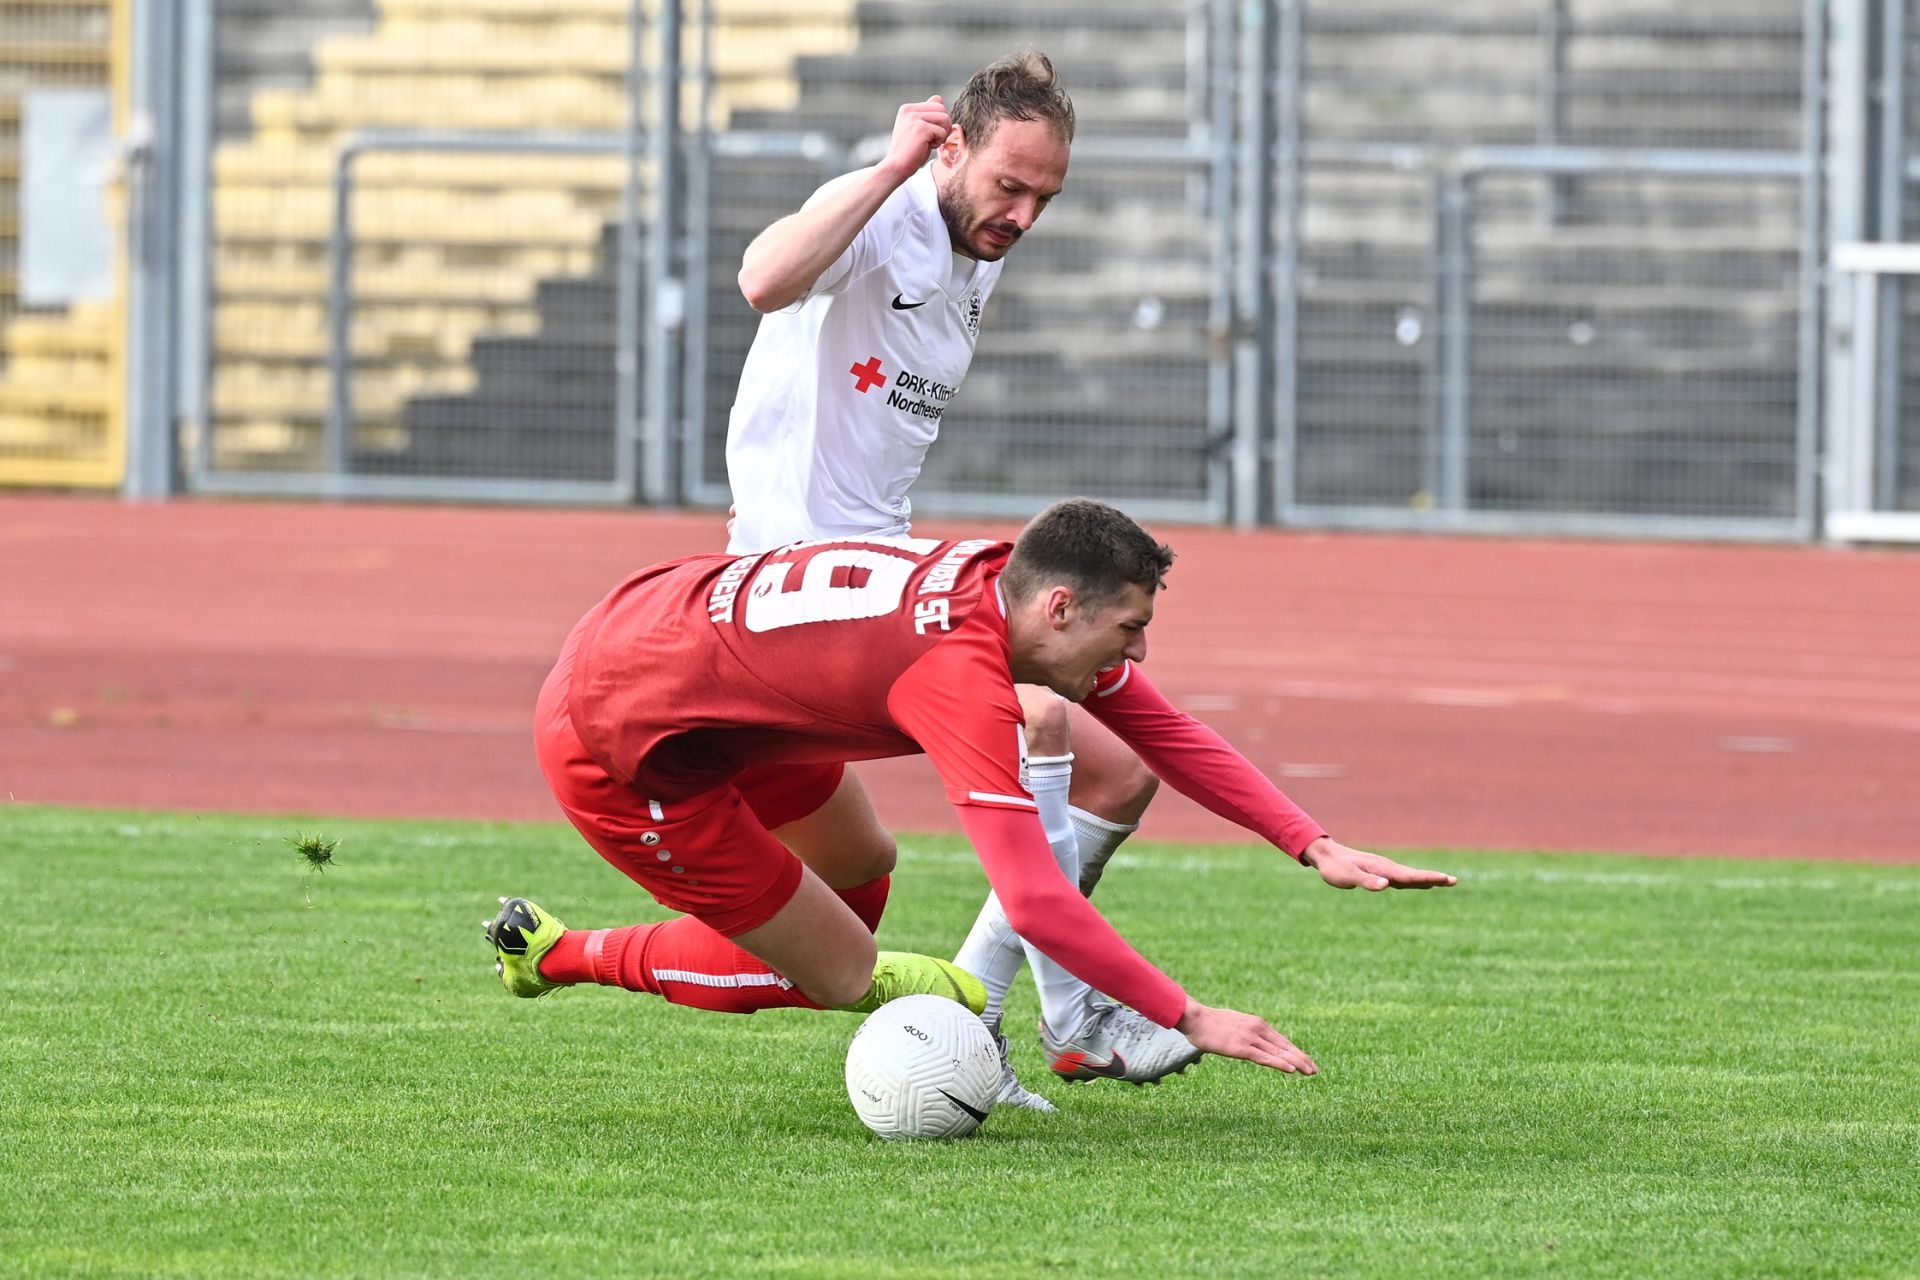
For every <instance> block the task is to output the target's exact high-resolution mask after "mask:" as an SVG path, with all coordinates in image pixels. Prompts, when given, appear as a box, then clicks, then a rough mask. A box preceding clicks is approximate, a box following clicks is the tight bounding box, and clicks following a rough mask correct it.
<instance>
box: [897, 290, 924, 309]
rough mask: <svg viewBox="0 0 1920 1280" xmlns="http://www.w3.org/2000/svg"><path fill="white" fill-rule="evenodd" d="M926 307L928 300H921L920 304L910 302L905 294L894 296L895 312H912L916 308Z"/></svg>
mask: <svg viewBox="0 0 1920 1280" xmlns="http://www.w3.org/2000/svg"><path fill="white" fill-rule="evenodd" d="M926 305H927V300H926V299H925V298H922V299H920V301H918V302H908V301H907V300H906V295H905V294H899V293H896V294H894V295H893V309H894V310H895V311H911V310H913V309H914V308H915V307H924V306H926Z"/></svg>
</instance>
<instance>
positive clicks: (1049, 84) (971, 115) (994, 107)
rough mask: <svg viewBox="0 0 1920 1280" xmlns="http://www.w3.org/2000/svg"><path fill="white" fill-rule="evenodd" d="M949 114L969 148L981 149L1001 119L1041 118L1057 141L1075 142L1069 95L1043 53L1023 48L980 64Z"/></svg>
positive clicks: (998, 125)
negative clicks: (1051, 130) (988, 62)
mask: <svg viewBox="0 0 1920 1280" xmlns="http://www.w3.org/2000/svg"><path fill="white" fill-rule="evenodd" d="M947 116H948V118H949V119H951V120H952V121H953V122H954V123H955V124H956V125H959V126H960V132H961V133H962V134H964V135H965V136H966V139H967V145H968V146H969V147H984V146H986V145H987V139H989V138H991V137H993V131H994V130H995V129H997V128H999V127H1000V122H1001V121H1002V120H1045V121H1046V122H1047V123H1048V124H1050V125H1052V126H1053V131H1054V133H1055V135H1056V136H1058V137H1059V139H1060V141H1062V142H1065V143H1069V144H1071V143H1072V142H1073V99H1072V98H1069V97H1068V96H1067V91H1066V90H1065V89H1063V88H1061V87H1060V76H1059V74H1058V73H1057V72H1056V71H1054V69H1053V63H1051V62H1049V61H1048V60H1047V55H1046V54H1044V53H1036V52H1034V51H1033V50H1031V49H1024V50H1022V51H1021V52H1019V53H1010V54H1008V55H1007V56H1006V57H1004V58H1001V59H1000V60H999V61H997V62H994V63H992V64H990V65H988V66H984V67H982V68H980V69H979V70H978V71H976V72H974V73H973V78H972V79H971V80H968V81H967V84H966V87H965V88H964V89H962V90H960V93H959V96H957V97H955V98H954V100H953V106H952V108H951V109H950V110H949V111H948V112H947Z"/></svg>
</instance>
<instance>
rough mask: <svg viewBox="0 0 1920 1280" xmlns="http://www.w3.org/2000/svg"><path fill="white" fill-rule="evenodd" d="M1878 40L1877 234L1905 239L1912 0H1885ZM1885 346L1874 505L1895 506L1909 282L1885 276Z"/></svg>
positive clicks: (1881, 364) (1882, 319)
mask: <svg viewBox="0 0 1920 1280" xmlns="http://www.w3.org/2000/svg"><path fill="white" fill-rule="evenodd" d="M1878 35H1879V39H1878V40H1876V41H1875V45H1876V52H1877V54H1878V56H1879V59H1880V66H1879V68H1878V69H1877V71H1876V72H1875V73H1874V89H1875V91H1874V98H1873V110H1874V115H1875V121H1874V124H1875V127H1876V131H1877V133H1878V135H1879V147H1878V148H1877V151H1878V154H1877V155H1876V156H1875V157H1874V166H1873V182H1874V185H1875V187H1876V188H1877V190H1876V192H1875V195H1876V196H1877V197H1878V199H1877V200H1876V202H1875V204H1876V208H1875V210H1874V238H1875V239H1876V240H1881V241H1888V242H1891V241H1898V240H1904V239H1905V238H1906V208H1905V205H1906V194H1907V184H1906V169H1907V4H1906V0H1881V3H1880V30H1879V32H1878ZM1879 289H1880V296H1879V304H1880V348H1879V350H1878V352H1876V353H1875V359H1876V362H1877V364H1878V367H1879V371H1880V385H1879V387H1878V389H1877V392H1876V395H1875V401H1876V407H1877V409H1878V416H1877V419H1876V421H1877V423H1878V432H1877V434H1876V436H1875V440H1874V505H1875V506H1877V507H1879V508H1880V509H1881V510H1883V511H1890V510H1892V509H1893V508H1894V507H1896V506H1898V505H1899V495H1900V400H1901V395H1900V383H1901V367H1900V365H1901V360H1900V353H1901V350H1902V345H1903V344H1902V339H1903V336H1904V334H1903V330H1904V329H1905V325H1904V323H1903V320H1904V311H1903V308H1902V305H1901V304H1902V299H1903V296H1904V292H1905V289H1906V284H1905V281H1904V280H1903V279H1902V278H1901V277H1897V276H1882V277H1880V281H1879Z"/></svg>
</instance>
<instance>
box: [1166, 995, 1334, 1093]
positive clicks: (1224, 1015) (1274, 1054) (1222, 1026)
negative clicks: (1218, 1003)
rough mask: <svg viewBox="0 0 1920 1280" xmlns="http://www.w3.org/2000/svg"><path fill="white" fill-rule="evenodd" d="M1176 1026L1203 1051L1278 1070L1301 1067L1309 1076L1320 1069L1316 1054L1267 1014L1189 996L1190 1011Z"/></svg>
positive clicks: (1299, 1069)
mask: <svg viewBox="0 0 1920 1280" xmlns="http://www.w3.org/2000/svg"><path fill="white" fill-rule="evenodd" d="M1176 1030H1178V1031H1179V1032H1180V1034H1181V1035H1183V1036H1185V1037H1186V1038H1187V1039H1188V1041H1189V1042H1191V1043H1192V1045H1193V1047H1194V1048H1196V1049H1198V1050H1200V1051H1201V1052H1203V1053H1217V1054H1219V1055H1220V1056H1221V1057H1223V1058H1239V1059H1242V1060H1243V1061H1246V1062H1254V1063H1258V1064H1259V1065H1261V1066H1263V1067H1272V1068H1273V1069H1274V1070H1276V1071H1298V1072H1299V1073H1300V1074H1301V1075H1305V1076H1310V1075H1313V1074H1314V1073H1315V1072H1317V1071H1319V1070H1320V1068H1319V1067H1317V1066H1315V1065H1314V1063H1313V1059H1312V1058H1309V1057H1308V1056H1307V1055H1306V1054H1304V1053H1302V1052H1300V1050H1299V1049H1297V1048H1295V1047H1294V1044H1293V1041H1291V1040H1289V1039H1287V1038H1286V1037H1285V1036H1283V1035H1281V1034H1280V1033H1279V1032H1278V1031H1275V1030H1274V1029H1273V1028H1272V1027H1271V1026H1269V1025H1268V1024H1267V1020H1266V1019H1265V1018H1256V1017H1255V1016H1254V1015H1252V1014H1250V1013H1241V1012H1239V1011H1238V1010H1235V1009H1212V1008H1208V1007H1207V1006H1206V1005H1204V1004H1201V1003H1200V1002H1199V1001H1197V1000H1194V999H1192V998H1191V997H1189V998H1188V1000H1187V1011H1186V1013H1185V1015H1184V1016H1182V1017H1181V1019H1180V1025H1179V1026H1178V1027H1177V1028H1176Z"/></svg>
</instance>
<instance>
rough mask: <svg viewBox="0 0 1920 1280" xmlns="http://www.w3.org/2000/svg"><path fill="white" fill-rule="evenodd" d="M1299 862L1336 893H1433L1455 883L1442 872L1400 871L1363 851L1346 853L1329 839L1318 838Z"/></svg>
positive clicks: (1410, 869)
mask: <svg viewBox="0 0 1920 1280" xmlns="http://www.w3.org/2000/svg"><path fill="white" fill-rule="evenodd" d="M1300 861H1302V862H1304V863H1306V864H1307V865H1308V866H1310V867H1312V868H1313V869H1314V870H1315V871H1318V872H1319V873H1320V878H1321V879H1322V880H1325V881H1326V882H1327V883H1328V884H1330V885H1332V886H1333V887H1334V888H1336V889H1371V890H1373V891H1375V892H1376V893H1377V892H1379V891H1380V890H1381V889H1433V888H1437V887H1444V886H1446V885H1450V884H1453V883H1455V881H1454V878H1453V877H1452V876H1450V875H1448V874H1447V873H1446V872H1444V871H1422V870H1420V869H1419V868H1418V867H1403V866H1401V865H1400V864H1399V863H1397V862H1395V861H1394V860H1393V859H1392V858H1383V857H1381V856H1380V855H1379V854H1377V853H1368V852H1367V851H1366V850H1364V849H1349V848H1348V847H1347V846H1346V845H1343V844H1341V843H1340V842H1339V841H1338V840H1335V839H1334V838H1333V837H1332V836H1321V837H1320V838H1319V839H1318V840H1315V841H1314V842H1313V843H1312V844H1310V845H1308V846H1307V847H1306V850H1305V851H1304V852H1303V853H1302V854H1301V855H1300Z"/></svg>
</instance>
